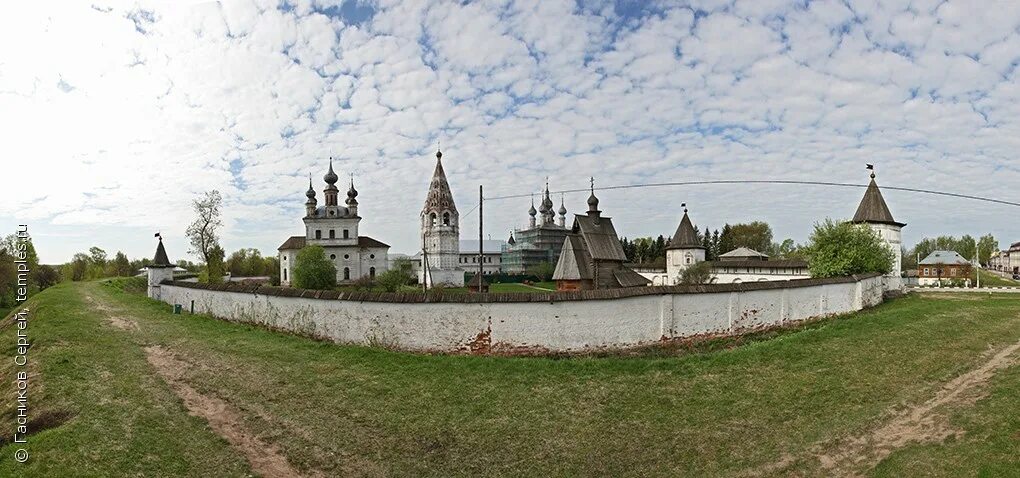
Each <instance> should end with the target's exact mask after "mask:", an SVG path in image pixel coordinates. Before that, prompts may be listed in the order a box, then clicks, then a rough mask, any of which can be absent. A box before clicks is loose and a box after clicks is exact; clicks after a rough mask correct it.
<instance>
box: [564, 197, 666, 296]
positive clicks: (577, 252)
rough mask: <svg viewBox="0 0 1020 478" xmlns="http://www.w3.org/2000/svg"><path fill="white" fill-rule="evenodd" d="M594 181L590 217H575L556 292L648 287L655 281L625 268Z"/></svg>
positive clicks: (567, 237)
mask: <svg viewBox="0 0 1020 478" xmlns="http://www.w3.org/2000/svg"><path fill="white" fill-rule="evenodd" d="M598 206H599V200H598V198H597V197H595V187H594V180H593V181H592V193H591V196H589V197H588V214H587V215H580V214H576V215H574V223H573V225H572V226H571V228H570V233H569V234H567V235H566V237H565V239H564V241H563V248H562V250H561V252H560V257H559V260H558V261H557V262H556V271H555V272H554V273H553V277H552V278H553V280H554V281H556V290H561V291H562V290H587V289H614V288H620V287H637V286H645V285H648V284H649V283H650V282H651V281H649V280H648V279H646V278H644V277H643V276H641V275H640V274H638V273H637V272H634V271H633V270H631V269H630V268H628V267H627V266H625V265H624V263H625V262H626V261H627V256H626V255H625V254H624V253H623V246H621V245H620V238H619V237H618V236H617V234H616V229H615V228H614V227H613V221H612V219H611V218H608V217H602V211H599V209H598Z"/></svg>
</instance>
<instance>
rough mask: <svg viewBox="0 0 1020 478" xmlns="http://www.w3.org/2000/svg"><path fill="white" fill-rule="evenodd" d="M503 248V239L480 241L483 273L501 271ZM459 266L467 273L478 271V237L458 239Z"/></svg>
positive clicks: (497, 272) (488, 273)
mask: <svg viewBox="0 0 1020 478" xmlns="http://www.w3.org/2000/svg"><path fill="white" fill-rule="evenodd" d="M503 249H504V243H503V241H497V240H485V241H482V272H483V274H485V275H490V274H499V273H500V272H501V271H502V261H501V259H502V254H503ZM460 267H461V268H462V269H464V272H467V273H469V274H472V273H477V272H478V239H474V240H470V239H461V240H460ZM476 285H477V284H476Z"/></svg>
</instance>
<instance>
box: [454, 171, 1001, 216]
mask: <svg viewBox="0 0 1020 478" xmlns="http://www.w3.org/2000/svg"><path fill="white" fill-rule="evenodd" d="M706 184H794V185H802V186H804V185H806V186H837V187H846V188H867V187H868V185H867V184H852V183H835V182H827V181H794V180H780V179H719V180H705V181H675V182H668V183H644V184H626V185H620V186H603V187H598V188H595V190H596V191H608V190H614V189H637V188H654V187H666V186H698V185H706ZM882 189H888V190H892V191H907V192H912V193H922V194H933V195H937V196H949V197H955V198H961V199H973V200H975V201H985V202H991V203H996V204H1005V205H1007V206H1016V207H1020V202H1013V201H1004V200H1002V199H993V198H987V197H982V196H972V195H969V194H959V193H951V192H946V191H934V190H931V189H918V188H904V187H897V186H882ZM589 190H590V189H588V188H584V189H563V190H560V191H549V194H561V193H579V192H588V191H589ZM531 195H532V193H528V194H512V195H508V196H493V197H487V198H484V199H485V200H486V201H495V200H499V199H516V198H524V197H531ZM476 207H477V206H476ZM472 210H474V209H473V208H472Z"/></svg>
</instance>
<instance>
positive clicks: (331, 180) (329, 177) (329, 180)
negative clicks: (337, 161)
mask: <svg viewBox="0 0 1020 478" xmlns="http://www.w3.org/2000/svg"><path fill="white" fill-rule="evenodd" d="M322 180H323V181H326V184H329V185H330V186H332V185H334V184H336V182H337V181H339V180H340V176H337V175H336V173H335V172H333V158H329V172H327V173H326V175H325V176H323V177H322Z"/></svg>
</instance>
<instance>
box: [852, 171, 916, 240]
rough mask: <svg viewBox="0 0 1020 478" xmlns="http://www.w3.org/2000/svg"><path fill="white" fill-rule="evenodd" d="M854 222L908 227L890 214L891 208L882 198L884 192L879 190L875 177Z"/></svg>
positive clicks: (872, 178)
mask: <svg viewBox="0 0 1020 478" xmlns="http://www.w3.org/2000/svg"><path fill="white" fill-rule="evenodd" d="M853 222H855V223H875V224H891V225H894V226H899V227H903V226H906V224H904V223H901V222H896V220H895V219H893V216H892V213H891V212H889V206H887V205H886V204H885V199H884V198H882V191H880V190H879V189H878V184H876V183H875V176H874V175H872V177H871V183H870V184H868V189H867V190H866V191H864V198H863V199H861V204H860V205H859V206H857V213H856V214H854V218H853Z"/></svg>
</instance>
